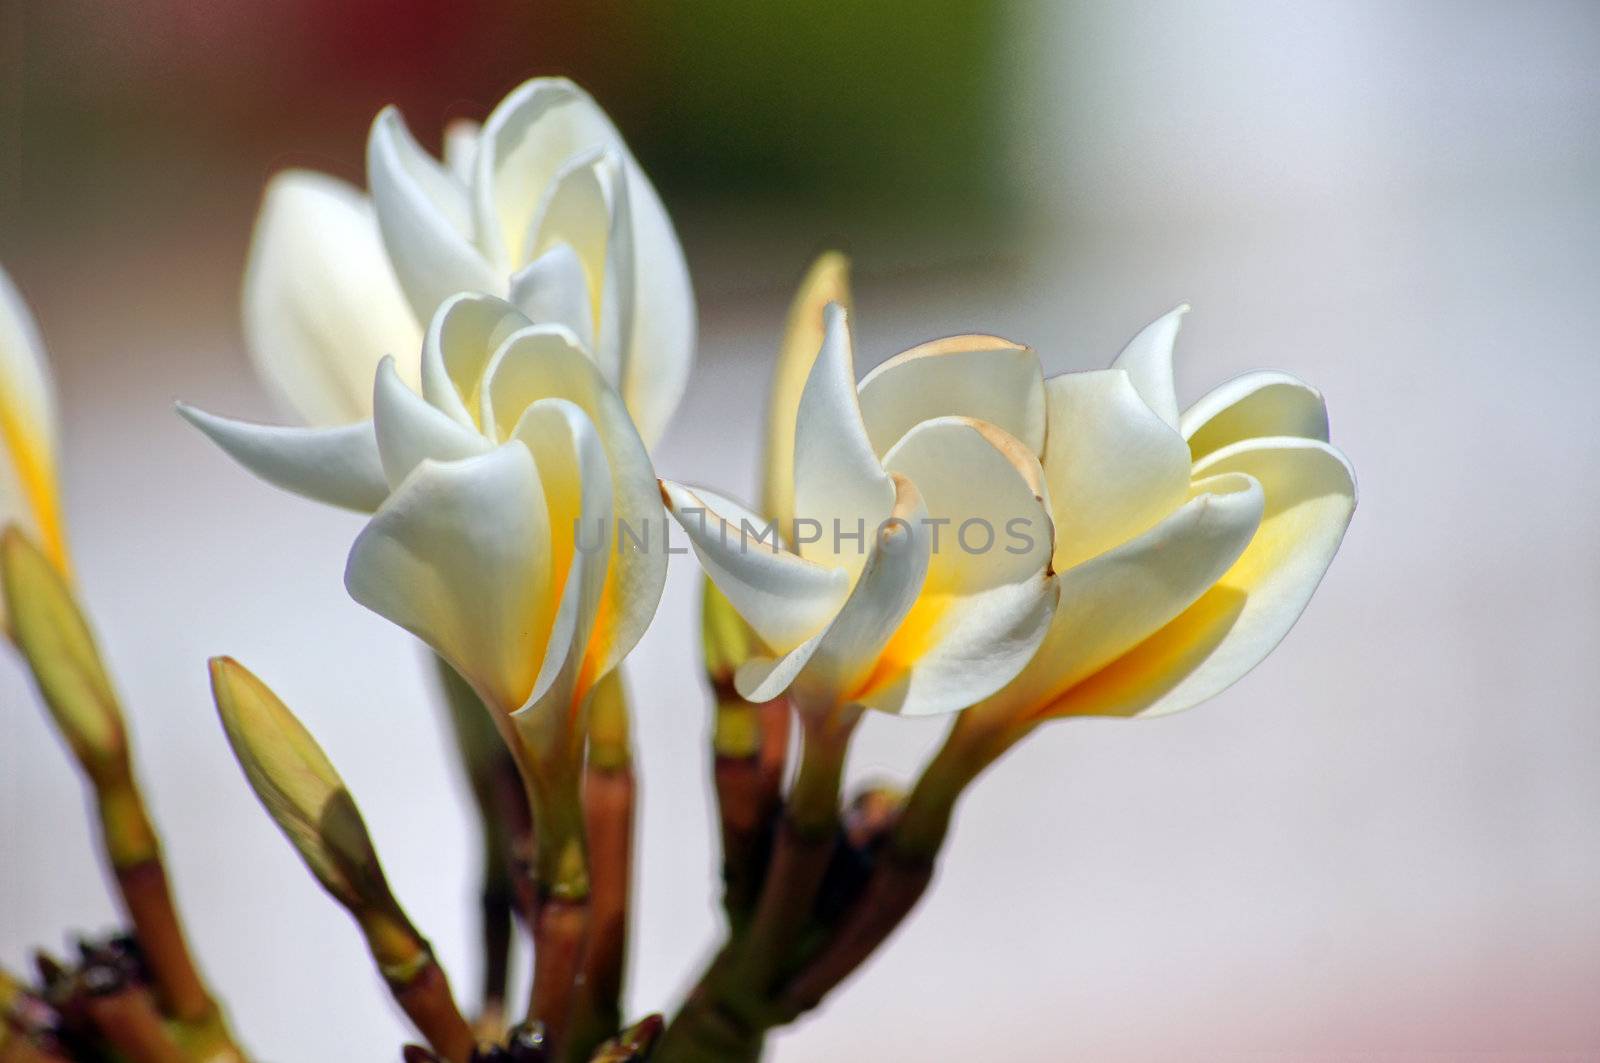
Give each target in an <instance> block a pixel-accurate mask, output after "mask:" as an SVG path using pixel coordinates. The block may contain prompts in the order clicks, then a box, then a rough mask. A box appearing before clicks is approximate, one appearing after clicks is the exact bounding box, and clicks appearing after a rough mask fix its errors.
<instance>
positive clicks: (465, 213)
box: [367, 107, 506, 321]
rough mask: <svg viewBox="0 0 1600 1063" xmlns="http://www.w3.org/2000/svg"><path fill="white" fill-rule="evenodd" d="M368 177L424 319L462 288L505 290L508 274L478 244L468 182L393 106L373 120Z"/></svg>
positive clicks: (393, 256)
mask: <svg viewBox="0 0 1600 1063" xmlns="http://www.w3.org/2000/svg"><path fill="white" fill-rule="evenodd" d="M367 183H368V185H369V186H371V188H372V201H373V203H374V205H375V206H376V207H377V211H378V227H379V229H380V230H381V231H382V233H383V243H384V246H385V247H386V248H388V251H389V261H390V262H391V263H393V265H394V272H395V276H396V277H397V278H398V279H399V281H400V288H401V290H402V291H404V292H405V294H406V298H407V299H409V300H410V302H411V308H412V310H413V311H415V312H416V315H417V318H418V320H424V321H425V320H427V319H428V318H430V317H432V316H433V311H434V308H436V307H437V306H438V305H439V304H440V303H442V302H443V301H444V300H445V299H447V298H449V297H450V296H452V295H454V294H456V293H457V292H463V291H472V292H491V293H496V294H498V293H502V292H504V291H505V287H506V274H504V273H501V272H499V271H497V270H495V269H493V268H492V267H491V266H490V264H489V262H488V260H486V259H485V258H484V257H483V255H482V254H480V253H479V252H478V249H477V248H476V247H474V246H473V242H472V235H473V229H472V226H473V220H472V212H471V208H470V206H469V202H468V198H467V192H466V189H464V188H463V187H461V185H460V184H459V183H458V182H457V181H456V179H455V178H454V177H453V176H451V174H450V173H449V172H448V171H447V170H445V169H444V168H443V167H442V166H440V165H439V163H438V162H436V161H435V160H434V159H433V158H432V157H430V156H429V155H428V153H427V152H425V151H423V150H422V148H421V146H420V145H418V144H417V142H416V140H415V139H414V138H413V137H412V136H411V131H410V130H408V129H407V128H406V125H405V121H404V120H403V119H402V118H401V117H400V112H399V111H397V110H396V109H395V108H393V107H386V108H384V109H383V110H382V111H380V112H379V113H378V117H377V118H376V119H375V120H374V121H373V123H372V134H371V136H369V137H368V139H367Z"/></svg>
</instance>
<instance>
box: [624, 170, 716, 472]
mask: <svg viewBox="0 0 1600 1063" xmlns="http://www.w3.org/2000/svg"><path fill="white" fill-rule="evenodd" d="M625 178H626V180H625V184H626V188H627V198H626V203H625V207H624V208H623V209H621V210H619V211H618V212H617V219H618V221H619V222H621V221H623V220H626V221H627V223H628V226H629V229H630V232H631V234H632V235H631V236H630V238H629V239H628V241H627V244H626V245H623V244H622V243H621V240H620V237H618V238H616V239H614V240H613V245H614V246H615V247H616V248H617V249H618V250H617V262H618V268H619V269H620V268H625V267H623V266H622V265H621V263H622V262H623V261H624V258H623V255H622V249H623V247H624V246H626V248H627V250H628V254H629V255H630V256H631V259H632V274H633V282H632V286H631V289H632V291H631V295H629V296H627V297H626V298H623V299H620V300H619V302H620V303H621V304H623V305H624V306H631V307H632V313H631V324H629V325H628V326H627V336H626V339H625V341H624V342H625V343H626V346H625V348H624V349H625V352H626V353H625V354H624V355H623V358H622V365H623V373H622V396H623V398H624V399H625V400H626V401H627V404H628V409H629V410H630V411H632V413H633V419H634V422H635V423H637V424H638V426H639V434H640V435H642V436H643V437H644V438H645V441H646V442H647V443H649V444H650V445H651V446H654V445H655V443H656V441H657V440H659V439H660V438H661V434H662V433H663V432H664V431H666V427H667V423H668V422H669V421H670V420H671V419H672V414H673V412H674V411H675V410H677V408H678V403H679V402H680V401H681V400H682V398H683V392H684V389H685V388H686V387H687V386H688V384H689V371H690V369H691V368H692V367H693V365H694V351H695V332H696V328H695V302H694V287H693V286H692V285H691V284H690V281H689V266H688V263H687V262H685V261H684V258H683V247H682V245H681V244H679V242H678V234H677V232H676V231H675V230H674V229H673V227H672V219H671V218H669V217H668V216H667V208H666V207H665V206H664V205H662V202H661V197H660V196H659V195H657V194H656V190H655V188H654V187H653V186H652V185H651V184H650V181H649V179H648V178H647V177H646V176H645V174H644V171H643V170H641V169H640V168H639V165H638V163H636V162H634V161H633V158H632V156H628V157H627V166H626V169H625Z"/></svg>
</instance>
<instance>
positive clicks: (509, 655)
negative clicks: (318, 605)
mask: <svg viewBox="0 0 1600 1063" xmlns="http://www.w3.org/2000/svg"><path fill="white" fill-rule="evenodd" d="M549 550H550V527H549V517H548V512H547V510H546V508H545V500H544V493H543V491H542V490H541V487H540V484H539V476H538V473H537V471H536V469H535V466H534V461H533V456H532V455H531V454H529V453H528V448H527V447H525V446H523V445H522V444H521V443H520V442H517V443H508V444H506V445H504V446H501V447H497V448H496V449H494V450H492V451H490V452H489V453H487V454H483V455H480V456H478V457H475V458H467V459H465V460H463V461H452V462H432V461H426V462H423V463H422V464H421V465H419V466H418V467H417V468H416V470H415V471H413V472H412V474H411V475H410V476H409V477H407V479H406V481H405V483H403V484H401V485H400V487H399V488H398V489H397V490H396V491H395V492H394V494H393V495H392V496H391V497H390V498H389V500H388V501H387V502H385V503H384V505H383V507H382V508H380V509H379V510H378V512H377V513H376V514H374V515H373V518H372V520H371V521H370V522H369V523H368V524H367V526H366V527H365V528H364V529H362V532H361V534H360V535H359V536H358V537H357V538H356V541H355V545H354V546H352V547H351V549H350V560H349V563H348V564H347V566H346V568H345V587H346V589H347V590H349V592H350V596H351V597H352V598H354V599H355V600H356V601H358V602H360V603H361V604H362V605H364V606H366V607H367V608H368V609H371V610H372V611H373V612H375V613H378V614H379V615H380V616H383V617H385V618H387V619H388V620H390V621H392V622H394V623H396V624H398V625H400V626H401V627H403V628H405V629H406V630H407V631H410V632H411V633H413V634H414V635H416V636H417V637H418V638H420V639H422V640H423V641H424V642H426V643H427V644H428V645H429V646H431V647H433V648H434V650H436V651H437V652H438V653H439V654H440V655H441V656H442V657H444V658H445V659H446V660H447V661H449V662H450V664H451V665H452V666H454V667H455V669H456V671H458V672H459V673H461V675H462V677H463V678H465V679H467V680H468V681H469V682H470V683H472V685H473V687H474V688H475V689H476V690H477V691H478V694H479V696H480V697H482V698H483V699H484V700H485V701H486V702H488V703H489V704H490V706H491V707H493V708H495V709H498V710H499V711H502V712H508V713H509V712H514V711H516V710H517V709H519V708H521V707H522V706H523V704H524V703H525V702H526V701H527V699H528V697H529V696H530V694H531V693H532V691H533V689H534V682H535V679H536V677H537V676H538V673H539V669H540V665H541V664H542V662H543V660H544V657H545V650H546V645H545V643H544V641H543V640H544V639H545V638H546V637H547V633H548V632H549V630H550V627H551V616H550V613H551V600H550V599H551V595H550V564H549V560H550V558H549Z"/></svg>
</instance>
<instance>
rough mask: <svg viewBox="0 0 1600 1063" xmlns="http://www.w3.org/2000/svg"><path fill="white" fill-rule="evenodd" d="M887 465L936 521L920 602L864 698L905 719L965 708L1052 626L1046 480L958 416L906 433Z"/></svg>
mask: <svg viewBox="0 0 1600 1063" xmlns="http://www.w3.org/2000/svg"><path fill="white" fill-rule="evenodd" d="M885 464H886V466H887V467H888V468H889V469H891V470H892V471H894V472H897V473H900V474H903V475H905V476H907V477H909V478H910V479H911V480H912V481H914V482H915V483H916V485H917V486H918V488H919V489H920V490H921V493H922V496H923V498H924V499H925V501H926V503H927V515H928V520H929V521H930V528H931V527H932V522H934V521H942V522H944V523H943V525H942V526H941V527H940V528H939V531H938V538H937V539H936V540H934V542H933V553H932V558H931V562H930V566H929V570H928V576H927V580H926V581H925V583H924V585H923V588H922V593H921V596H920V597H919V598H918V600H917V603H916V605H915V607H914V608H913V609H912V610H911V612H910V613H909V614H908V615H907V616H906V618H905V621H904V622H903V623H902V624H901V625H900V627H899V629H898V630H897V631H896V632H895V634H894V638H893V639H891V640H890V642H889V644H888V645H887V646H886V647H885V648H884V650H883V653H882V655H881V659H880V661H879V664H878V667H877V669H876V671H875V674H874V677H873V683H872V685H871V688H870V690H868V691H865V692H863V693H862V694H861V695H860V700H861V701H862V702H864V703H865V704H869V705H871V706H872V707H874V708H878V709H883V710H885V711H890V712H900V713H905V714H909V715H924V714H929V713H940V712H953V711H956V710H958V709H964V708H966V707H968V706H969V705H972V704H974V703H976V702H977V701H979V700H981V699H983V698H985V697H987V696H989V695H990V694H993V693H994V692H995V691H996V690H999V689H1000V688H1001V687H1002V686H1004V685H1005V684H1006V683H1008V682H1010V681H1011V680H1012V679H1013V678H1014V677H1015V676H1016V675H1017V673H1018V672H1019V671H1021V669H1022V668H1023V666H1024V665H1026V664H1027V663H1028V660H1029V658H1030V657H1031V656H1032V654H1033V651H1034V649H1035V648H1036V647H1037V646H1038V644H1039V640H1040V639H1042V638H1043V637H1044V634H1045V630H1046V628H1047V626H1048V624H1049V621H1050V615H1051V612H1052V610H1053V609H1054V606H1055V601H1056V580H1055V579H1054V577H1053V575H1052V574H1051V573H1050V572H1049V571H1048V568H1049V563H1050V553H1051V543H1052V534H1051V522H1050V516H1049V513H1048V512H1047V509H1046V506H1045V503H1044V501H1043V499H1042V498H1041V497H1040V494H1041V492H1042V491H1043V487H1042V481H1043V472H1042V470H1041V469H1040V468H1039V461H1038V459H1037V458H1036V457H1034V454H1033V452H1032V451H1031V450H1030V449H1028V447H1026V446H1025V445H1024V444H1023V443H1021V442H1020V441H1019V440H1017V439H1015V438H1014V437H1012V436H1009V435H1007V434H1006V433H1004V432H1001V431H1000V430H999V429H998V428H996V427H995V426H993V425H991V424H988V423H987V422H982V421H974V420H971V419H968V418H961V417H944V418H939V419H936V420H932V421H925V422H923V423H922V424H920V425H918V426H917V427H915V428H913V429H912V430H911V431H910V432H909V433H907V434H906V436H905V437H904V438H903V439H902V440H901V441H900V442H899V443H898V444H896V446H895V448H894V449H893V450H891V451H890V453H889V457H888V459H887V460H886V462H885ZM930 538H931V537H930Z"/></svg>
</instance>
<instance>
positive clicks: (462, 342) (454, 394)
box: [422, 292, 530, 429]
mask: <svg viewBox="0 0 1600 1063" xmlns="http://www.w3.org/2000/svg"><path fill="white" fill-rule="evenodd" d="M529 324H530V322H529V321H528V319H527V318H526V317H525V316H523V315H522V314H521V313H520V312H518V310H517V308H516V307H514V306H512V305H511V304H510V303H507V302H506V301H505V300H504V299H497V298H496V297H494V296H492V295H479V294H474V293H471V292H462V293H460V294H458V295H454V296H451V297H450V298H449V299H446V300H445V301H444V302H443V303H441V304H440V306H439V309H438V312H437V313H435V314H434V315H433V320H432V321H430V322H429V323H428V334H427V336H426V338H425V339H424V340H423V341H422V395H423V397H424V398H426V399H427V400H428V403H429V404H430V405H432V406H434V407H435V408H437V409H440V410H443V411H444V412H445V413H447V414H449V415H450V416H451V418H453V419H454V420H455V421H456V423H458V424H460V425H462V426H463V427H466V428H473V429H476V428H479V427H480V426H479V422H478V413H479V409H480V407H481V405H482V390H483V371H484V370H485V369H487V368H488V366H489V359H490V358H491V357H492V356H493V355H494V352H495V350H496V349H498V348H499V346H500V345H501V344H502V343H504V342H505V341H506V339H507V338H508V337H509V336H510V335H511V334H512V333H513V332H516V331H517V330H519V329H525V328H527V327H528V326H529Z"/></svg>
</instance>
